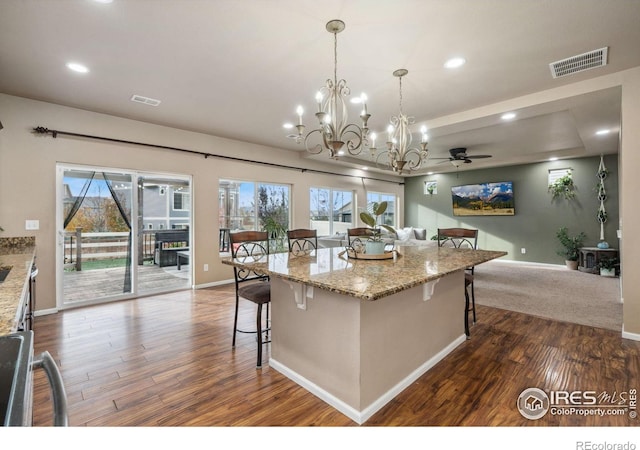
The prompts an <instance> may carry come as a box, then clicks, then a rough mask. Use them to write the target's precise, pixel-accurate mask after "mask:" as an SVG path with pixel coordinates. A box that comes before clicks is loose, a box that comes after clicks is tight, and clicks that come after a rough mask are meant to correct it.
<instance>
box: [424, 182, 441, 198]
mask: <svg viewBox="0 0 640 450" xmlns="http://www.w3.org/2000/svg"><path fill="white" fill-rule="evenodd" d="M437 193H438V182H437V181H425V182H424V195H435V194H437Z"/></svg>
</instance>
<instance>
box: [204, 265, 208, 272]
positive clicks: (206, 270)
mask: <svg viewBox="0 0 640 450" xmlns="http://www.w3.org/2000/svg"><path fill="white" fill-rule="evenodd" d="M204 271H205V272H208V271H209V264H205V265H204Z"/></svg>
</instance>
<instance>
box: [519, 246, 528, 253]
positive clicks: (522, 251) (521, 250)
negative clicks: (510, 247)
mask: <svg viewBox="0 0 640 450" xmlns="http://www.w3.org/2000/svg"><path fill="white" fill-rule="evenodd" d="M520 253H522V254H523V255H524V254H525V253H527V249H526V248H524V247H522V248H521V249H520Z"/></svg>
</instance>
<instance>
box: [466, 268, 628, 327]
mask: <svg viewBox="0 0 640 450" xmlns="http://www.w3.org/2000/svg"><path fill="white" fill-rule="evenodd" d="M475 294H476V304H478V305H485V306H493V307H495V308H501V309H507V310H510V311H517V312H522V313H526V314H531V315H534V316H539V317H546V318H550V319H555V320H561V321H565V322H572V323H578V324H581V325H590V326H593V327H598V328H606V329H609V330H615V331H622V303H621V302H620V279H619V278H607V277H601V276H600V275H595V274H589V273H583V272H579V271H577V270H569V269H566V268H564V267H563V266H552V265H541V264H525V263H514V262H509V261H500V260H495V261H489V262H487V263H483V264H480V265H478V266H476V268H475Z"/></svg>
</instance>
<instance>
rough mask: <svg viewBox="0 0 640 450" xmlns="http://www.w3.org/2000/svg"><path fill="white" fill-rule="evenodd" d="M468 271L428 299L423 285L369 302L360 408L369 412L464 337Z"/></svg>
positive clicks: (448, 279)
mask: <svg viewBox="0 0 640 450" xmlns="http://www.w3.org/2000/svg"><path fill="white" fill-rule="evenodd" d="M464 305H465V301H464V272H463V271H462V270H460V271H458V272H454V273H452V274H449V275H446V276H444V277H442V278H440V279H439V280H438V282H437V284H436V285H435V289H434V292H433V295H432V297H431V298H430V299H428V300H426V301H425V300H424V289H423V286H418V287H415V288H412V289H409V290H406V291H402V292H399V293H397V294H394V295H391V296H389V297H384V298H382V299H380V300H377V301H374V302H364V303H363V305H362V310H361V319H360V323H361V336H360V342H361V353H360V358H361V359H360V361H361V364H360V366H361V371H362V377H361V383H362V386H361V405H360V408H359V409H360V410H363V409H365V408H366V407H368V406H369V405H371V404H372V403H373V402H375V401H376V400H378V399H379V398H380V397H381V396H383V395H384V394H385V393H387V392H388V391H389V390H391V389H392V388H393V387H394V386H396V385H397V384H398V383H400V382H402V381H403V380H405V378H407V376H408V375H410V374H411V373H412V372H414V371H415V370H416V369H418V368H420V367H421V366H423V365H424V364H425V363H426V362H428V361H429V360H431V359H432V358H433V357H434V356H436V355H437V354H438V353H439V352H441V351H442V350H443V349H445V348H446V347H447V346H449V345H451V344H452V343H454V341H456V340H458V341H459V340H460V337H461V336H462V335H464Z"/></svg>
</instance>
